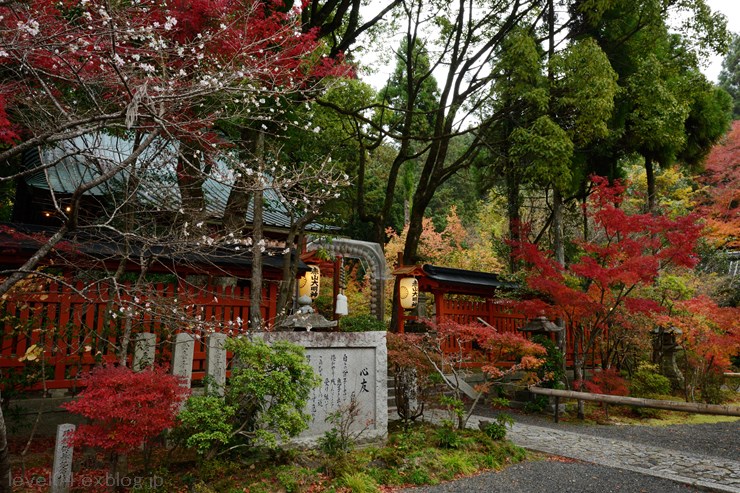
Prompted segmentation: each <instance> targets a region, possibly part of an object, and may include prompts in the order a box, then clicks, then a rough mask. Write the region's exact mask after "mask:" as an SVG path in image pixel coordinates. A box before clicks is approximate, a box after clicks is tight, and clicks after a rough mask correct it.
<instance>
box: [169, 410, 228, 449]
mask: <svg viewBox="0 0 740 493" xmlns="http://www.w3.org/2000/svg"><path fill="white" fill-rule="evenodd" d="M235 414H236V407H234V406H230V405H227V404H226V403H225V402H224V400H223V399H222V398H220V397H218V396H192V397H190V399H188V400H187V402H186V403H185V407H184V409H183V410H182V411H181V412H180V414H179V415H178V419H179V421H180V424H179V425H178V427H177V428H176V429H175V430H174V431H173V439H174V440H176V441H180V442H182V443H184V444H185V445H186V446H187V447H189V448H192V449H195V450H196V451H197V452H198V454H199V455H201V456H203V455H207V454H208V453H209V452H210V451H212V450H215V449H217V448H219V447H220V446H222V445H226V444H227V443H229V441H230V440H231V435H232V426H233V425H232V421H233V419H234V416H235Z"/></svg>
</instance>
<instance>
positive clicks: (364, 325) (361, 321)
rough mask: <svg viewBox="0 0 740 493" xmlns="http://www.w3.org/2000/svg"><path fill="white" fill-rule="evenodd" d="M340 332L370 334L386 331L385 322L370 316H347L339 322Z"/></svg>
mask: <svg viewBox="0 0 740 493" xmlns="http://www.w3.org/2000/svg"><path fill="white" fill-rule="evenodd" d="M339 330H340V331H342V332H371V331H384V330H386V327H385V322H383V321H381V320H378V319H377V318H375V317H373V316H372V315H349V316H347V317H342V319H341V320H340V321H339Z"/></svg>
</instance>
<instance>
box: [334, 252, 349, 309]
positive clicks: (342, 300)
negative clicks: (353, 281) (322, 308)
mask: <svg viewBox="0 0 740 493" xmlns="http://www.w3.org/2000/svg"><path fill="white" fill-rule="evenodd" d="M346 287H347V279H346V273H345V272H344V258H343V257H342V258H341V259H340V261H339V286H338V288H339V289H338V291H339V292H338V294H337V299H336V302H335V304H334V318H335V320H336V319H338V318H339V317H341V316H344V315H347V314H349V306H348V305H347V296H345V294H344V290H345V288H346Z"/></svg>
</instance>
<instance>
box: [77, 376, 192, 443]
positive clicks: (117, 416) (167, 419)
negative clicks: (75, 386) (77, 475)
mask: <svg viewBox="0 0 740 493" xmlns="http://www.w3.org/2000/svg"><path fill="white" fill-rule="evenodd" d="M83 384H84V385H85V386H86V387H85V389H84V390H83V391H82V392H80V394H79V395H78V397H77V399H75V400H74V401H71V402H68V403H66V404H64V405H63V407H64V408H65V409H67V410H68V411H69V412H71V413H74V414H79V415H81V416H84V417H86V418H88V420H89V423H88V424H81V425H79V426H78V427H77V430H76V431H75V433H74V435H73V438H72V442H73V443H74V444H75V445H84V446H89V447H95V448H98V449H101V450H103V451H105V452H109V453H113V454H126V453H128V452H131V451H133V450H135V449H136V448H138V447H140V446H142V445H146V444H148V443H149V442H150V441H151V440H152V439H153V438H155V437H157V436H159V435H160V434H161V433H162V432H163V431H164V430H166V429H168V428H171V427H173V426H174V425H175V418H176V416H177V414H178V412H179V410H180V404H181V403H182V402H183V401H184V400H185V399H186V398H187V397H188V395H189V394H190V389H189V388H187V387H184V386H182V385H181V379H180V377H177V376H175V375H172V374H169V373H167V371H166V370H165V369H164V368H150V369H146V370H144V371H140V372H135V371H133V370H131V369H130V368H126V367H121V366H109V367H100V368H96V369H94V370H93V371H92V372H91V373H90V374H89V375H88V376H87V377H86V378H85V379H84V381H83Z"/></svg>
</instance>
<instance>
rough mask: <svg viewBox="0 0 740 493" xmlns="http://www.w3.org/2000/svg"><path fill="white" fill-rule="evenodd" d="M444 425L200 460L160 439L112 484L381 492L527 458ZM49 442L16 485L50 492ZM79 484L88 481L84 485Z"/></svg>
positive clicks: (88, 472)
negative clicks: (332, 447) (378, 439)
mask: <svg viewBox="0 0 740 493" xmlns="http://www.w3.org/2000/svg"><path fill="white" fill-rule="evenodd" d="M443 429H445V428H444V427H442V428H440V427H437V426H435V425H432V424H429V423H414V424H412V425H410V426H406V427H402V426H400V423H399V424H393V423H392V424H391V429H390V432H389V437H388V440H387V442H386V443H385V444H374V445H370V446H366V447H363V448H361V449H358V448H355V447H350V448H348V449H347V450H346V451H344V452H342V453H336V451H333V452H331V453H327V452H325V451H322V450H321V449H319V448H317V449H313V450H303V449H301V450H298V449H289V448H282V449H274V448H266V447H253V448H251V449H250V450H249V451H248V452H245V451H243V450H242V451H239V452H235V453H231V454H224V455H221V456H218V457H216V458H214V459H209V460H200V459H198V458H197V455H198V454H197V450H196V449H190V450H186V449H176V450H175V451H167V450H166V449H165V447H164V446H163V444H161V446H160V447H158V448H157V449H156V450H155V451H154V454H153V456H152V458H151V461H152V463H151V465H152V466H153V467H152V469H151V471H150V472H145V469H144V458H143V454H142V452H141V451H135V452H132V453H130V454H129V461H128V468H129V469H128V472H127V473H121V474H119V476H118V478H119V479H118V483H117V484H119V485H123V487H122V488H120V491H162V492H164V491H166V492H186V491H196V492H201V493H211V492H237V491H238V492H250V493H273V492H278V491H280V492H296V493H297V492H305V493H310V492H319V491H330V492H332V491H333V492H337V493H341V492H379V491H392V490H393V489H394V488H396V487H401V486H410V485H424V484H438V483H441V482H444V481H449V480H452V479H454V478H457V477H461V476H464V475H470V474H474V473H476V472H480V471H483V470H497V469H501V468H503V467H506V466H508V465H510V464H514V463H517V462H520V461H522V460H525V459H526V457H527V455H526V453H525V451H524V450H523V449H522V448H520V447H517V446H515V445H513V444H512V443H511V442H508V441H506V440H505V439H501V437H500V436H495V437H492V436H491V434H490V433H487V432H486V431H481V430H451V429H449V430H447V432H449V433H452V434H454V435H455V444H456V445H455V446H454V447H448V446H441V445H440V443H439V440H438V438H439V433H440V430H443ZM445 430H446V429H445ZM52 443H53V440H52V439H39V440H38V441H37V444H38V446H37V447H35V448H34V454H33V458H32V459H31V460H29V462H28V465H27V467H26V468H25V470H20V469H14V471H13V474H14V477H17V478H19V480H18V483H19V484H18V485H16V486H17V488H16V491H20V492H32V491H33V492H39V491H48V482H47V483H44V481H46V480H48V478H49V477H50V474H51V468H50V467H49V464H51V462H50V458H51V451H52V450H53V447H52V446H51V445H52ZM76 468H78V469H79V470H77V471H76V472H75V478H76V480H75V483H74V486H73V488H72V491H101V492H102V491H112V488H108V487H107V486H106V485H105V481H106V478H109V477H111V476H110V474H109V472H108V471H107V470H105V469H100V468H92V467H88V466H87V465H86V464H84V463H83V462H81V461H78V462H77V463H76ZM20 478H22V484H21V479H20ZM85 478H87V479H85ZM122 478H125V479H122ZM96 482H97V483H99V484H97V485H96ZM83 483H84V484H87V485H88V486H85V487H83V486H82V485H83ZM135 484H138V485H139V487H138V488H136V487H135ZM90 485H92V486H90ZM127 485H128V486H127ZM95 486H98V488H97V489H96V488H95Z"/></svg>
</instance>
